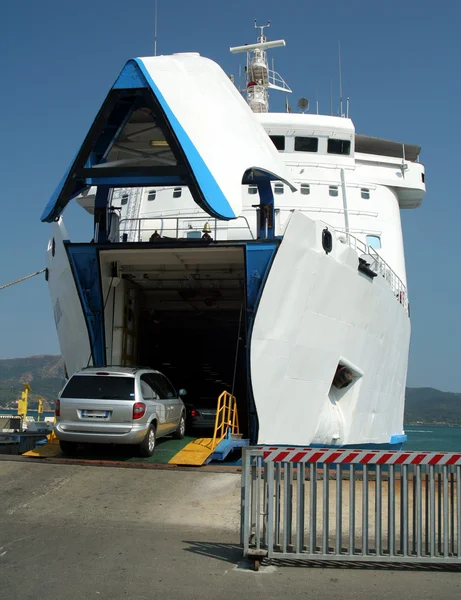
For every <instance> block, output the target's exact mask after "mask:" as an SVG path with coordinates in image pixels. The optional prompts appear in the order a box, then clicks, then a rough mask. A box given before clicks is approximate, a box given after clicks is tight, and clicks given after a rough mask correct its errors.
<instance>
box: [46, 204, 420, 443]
mask: <svg viewBox="0 0 461 600" xmlns="http://www.w3.org/2000/svg"><path fill="white" fill-rule="evenodd" d="M324 227H325V225H324V223H322V222H320V221H312V220H311V219H310V218H308V217H307V216H305V215H303V214H302V213H294V215H293V218H292V219H291V221H290V223H289V225H288V227H287V230H286V232H285V235H284V238H283V240H282V242H281V244H280V246H279V249H278V251H277V254H276V257H275V259H274V262H273V264H272V266H271V268H270V271H269V274H268V276H267V280H266V283H265V286H264V289H263V292H262V294H261V297H260V300H259V304H258V309H257V313H256V317H255V321H254V326H253V329H252V332H251V339H250V373H249V377H250V381H251V388H252V392H253V398H254V403H255V407H256V412H257V419H258V437H257V441H258V443H261V444H288V445H321V446H340V445H354V446H362V445H371V446H382V445H385V446H388V445H390V446H391V447H397V446H398V445H399V444H401V442H402V441H403V438H402V434H403V410H404V394H405V381H406V371H407V361H408V352H409V340H410V320H409V318H408V315H407V313H406V311H405V309H404V307H403V306H402V305H401V304H400V303H399V302H398V300H397V299H396V298H395V295H394V293H393V292H392V290H391V289H390V287H389V286H388V284H387V282H386V281H385V279H384V278H382V277H376V278H375V279H373V280H370V278H368V277H366V276H364V275H362V274H360V273H359V272H358V270H357V263H358V256H357V253H356V252H355V250H353V249H352V248H351V247H350V246H349V245H346V244H345V243H343V242H341V241H340V240H338V239H337V237H336V235H335V233H334V231H333V236H334V240H333V241H334V243H333V250H332V252H331V254H328V255H327V254H326V253H325V252H324V250H323V248H322V231H323V229H324ZM53 237H54V240H55V246H54V247H55V255H54V256H53V255H52V245H51V244H50V245H49V249H48V269H49V288H50V294H51V300H52V305H53V307H54V312H55V318H56V324H57V332H58V337H59V342H60V346H61V351H62V355H63V358H64V361H65V364H66V367H67V371H68V373H69V375H70V374H72V373H73V372H75V371H76V370H78V369H80V368H82V367H85V366H87V364H88V361H89V356H90V354H91V350H90V341H89V336H88V332H87V328H86V325H85V317H84V314H83V311H82V307H81V303H80V300H79V297H78V293H77V288H76V285H75V283H74V278H73V274H72V272H71V268H70V265H69V262H68V259H67V255H66V251H65V248H64V244H63V240H64V239H66V238H67V233H66V232H65V229H64V226H63V224H62V220H61V221H60V222H59V223H55V224H53ZM103 280H104V281H103V282H102V287H103V289H106V288H107V281H106V280H108V277H103ZM57 307H59V308H57ZM105 328H106V338H108V337H109V336H108V325H107V323H106V325H105ZM113 333H114V335H115V336H116V335H117V332H116V331H114V332H113ZM339 362H342V363H344V364H347V365H349V366H351V368H353V370H354V372H355V373H356V375H357V378H356V379H354V382H353V384H351V385H350V386H349V387H347V388H346V389H344V390H337V389H336V388H333V387H332V380H333V377H334V374H335V371H336V368H337V366H338V363H339Z"/></svg>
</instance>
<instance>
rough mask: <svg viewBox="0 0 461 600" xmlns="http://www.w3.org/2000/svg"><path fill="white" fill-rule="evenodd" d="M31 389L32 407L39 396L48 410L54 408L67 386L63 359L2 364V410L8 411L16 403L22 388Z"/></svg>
mask: <svg viewBox="0 0 461 600" xmlns="http://www.w3.org/2000/svg"><path fill="white" fill-rule="evenodd" d="M23 383H28V384H29V385H30V387H31V388H32V392H31V393H30V394H29V401H32V402H31V404H30V407H31V408H33V407H34V401H35V400H36V399H37V397H38V396H42V398H43V399H44V400H45V401H46V403H45V407H47V408H49V407H50V406H52V405H54V401H55V399H56V396H57V394H58V392H59V391H60V390H61V388H62V387H63V385H64V363H63V361H62V359H61V357H60V356H50V355H42V356H29V357H27V358H10V359H3V360H0V406H3V407H6V406H8V405H9V404H10V403H12V402H14V401H15V400H17V399H18V398H19V397H20V395H21V392H22V390H23V387H22V384H23Z"/></svg>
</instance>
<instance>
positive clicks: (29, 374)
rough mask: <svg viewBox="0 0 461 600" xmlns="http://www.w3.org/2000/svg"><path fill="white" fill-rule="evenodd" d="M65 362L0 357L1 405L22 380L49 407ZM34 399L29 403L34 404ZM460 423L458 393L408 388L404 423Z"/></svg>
mask: <svg viewBox="0 0 461 600" xmlns="http://www.w3.org/2000/svg"><path fill="white" fill-rule="evenodd" d="M64 381H65V380H64V363H63V361H62V359H61V357H60V356H50V355H42V356H30V357H28V358H10V359H6V360H0V406H3V407H5V406H7V405H8V404H9V403H11V402H14V401H15V400H17V399H18V398H19V396H20V394H21V391H22V389H23V388H22V384H23V383H28V384H29V385H30V387H31V388H32V392H31V394H30V396H29V397H30V399H31V400H32V401H34V400H36V399H37V397H38V396H42V397H43V398H44V399H45V400H46V401H47V405H48V407H53V406H54V401H55V399H56V396H57V394H58V393H59V391H60V390H61V389H62V387H63V385H64ZM33 406H34V405H33V403H32V405H31V407H32V408H33ZM412 423H421V424H429V423H431V424H435V423H443V424H445V423H446V424H461V393H453V392H441V391H440V390H435V389H433V388H407V391H406V404H405V424H406V425H410V424H412Z"/></svg>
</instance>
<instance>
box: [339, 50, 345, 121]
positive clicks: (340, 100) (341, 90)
mask: <svg viewBox="0 0 461 600" xmlns="http://www.w3.org/2000/svg"><path fill="white" fill-rule="evenodd" d="M338 66H339V116H340V117H343V116H344V115H343V74H342V72H341V42H340V41H339V40H338Z"/></svg>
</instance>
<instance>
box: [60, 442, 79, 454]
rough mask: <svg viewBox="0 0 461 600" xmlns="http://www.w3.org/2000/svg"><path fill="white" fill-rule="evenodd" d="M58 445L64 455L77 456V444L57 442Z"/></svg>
mask: <svg viewBox="0 0 461 600" xmlns="http://www.w3.org/2000/svg"><path fill="white" fill-rule="evenodd" d="M59 445H60V446H61V450H62V451H63V452H64V454H67V455H68V456H75V455H76V454H77V450H78V444H77V442H64V441H61V442H59Z"/></svg>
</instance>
